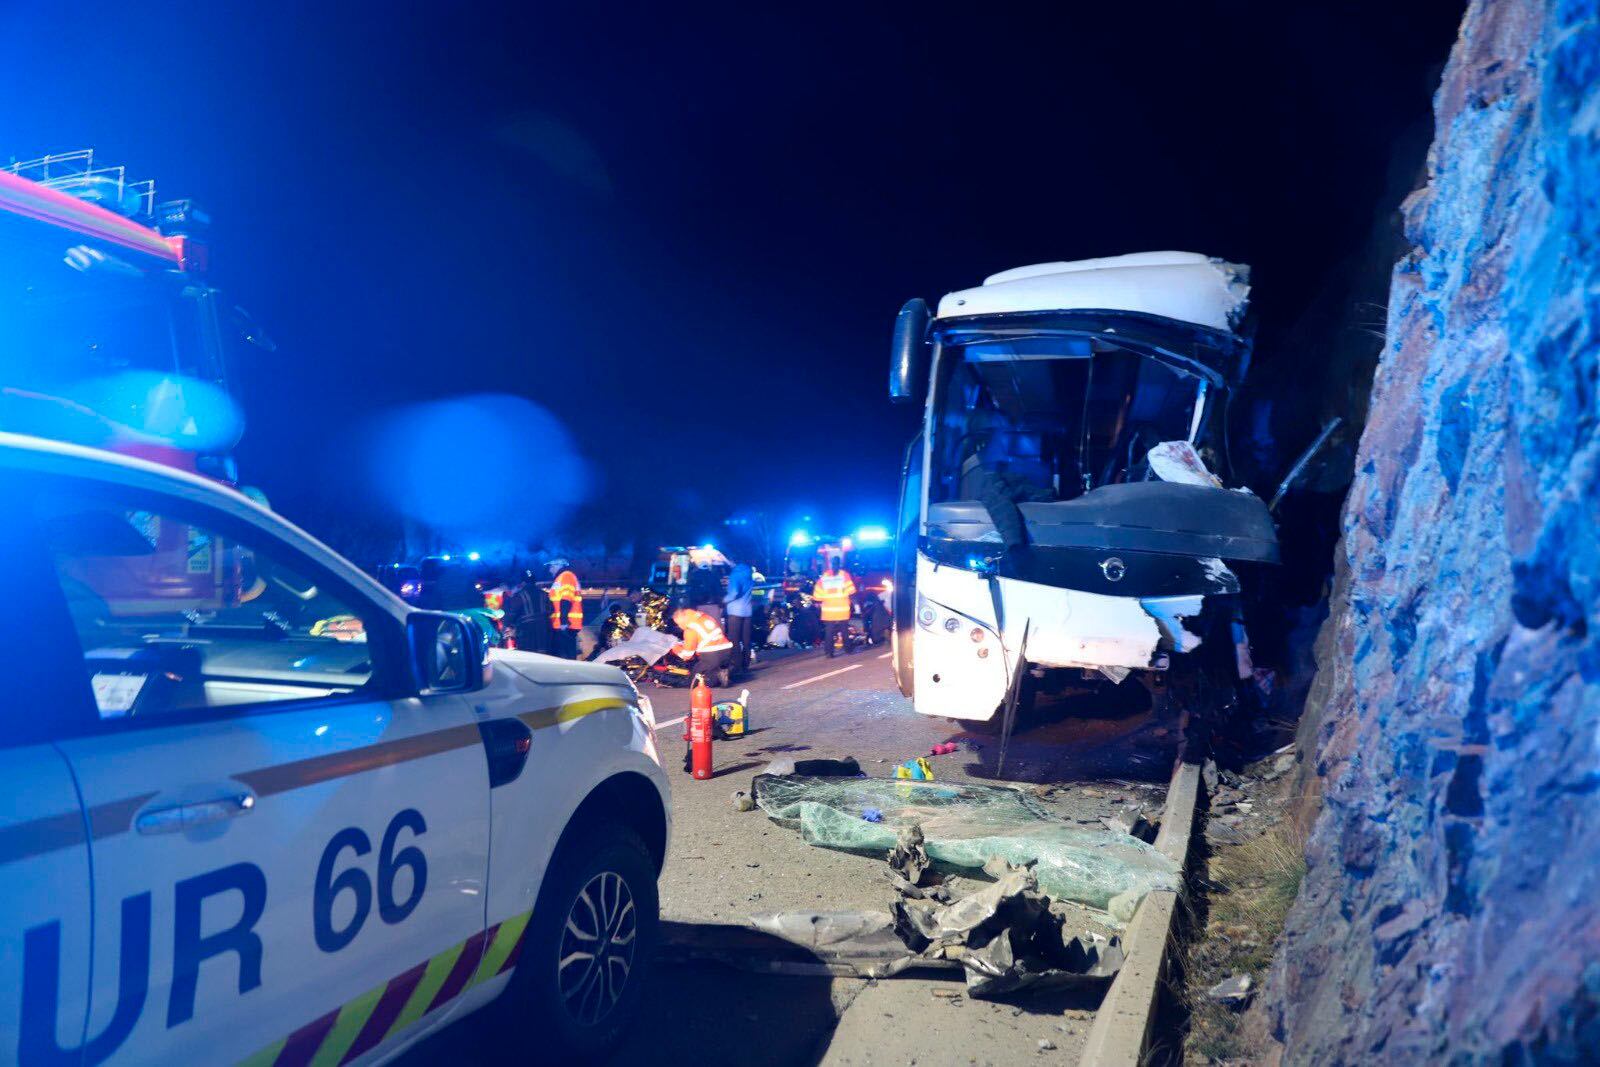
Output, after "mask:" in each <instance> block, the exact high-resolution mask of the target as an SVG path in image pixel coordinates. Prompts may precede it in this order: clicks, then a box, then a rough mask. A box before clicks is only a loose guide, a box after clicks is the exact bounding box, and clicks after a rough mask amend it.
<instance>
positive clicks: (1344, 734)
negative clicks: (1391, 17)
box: [1268, 0, 1600, 1064]
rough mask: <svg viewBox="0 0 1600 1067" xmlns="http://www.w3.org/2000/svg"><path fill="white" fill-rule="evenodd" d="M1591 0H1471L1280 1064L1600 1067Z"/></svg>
mask: <svg viewBox="0 0 1600 1067" xmlns="http://www.w3.org/2000/svg"><path fill="white" fill-rule="evenodd" d="M1597 8H1600V3H1597V0H1581V2H1579V0H1475V2H1473V3H1472V4H1471V5H1470V6H1469V8H1468V9H1467V12H1466V15H1465V18H1464V21H1463V24H1462V29H1461V35H1460V38H1459V39H1458V41H1457V43H1456V47H1455V49H1454V51H1453V52H1452V54H1451V59H1450V62H1449V64H1448V66H1447V67H1446V70H1445V72H1444V75H1443V79H1442V83H1441V86H1440V89H1439V91H1438V94H1437V96H1436V98H1435V116H1436V136H1435V142H1434V145H1433V148H1432V150H1431V152H1430V156H1429V166H1428V172H1429V177H1428V183H1427V186H1426V188H1425V189H1424V190H1422V191H1421V192H1419V193H1417V194H1414V195H1413V197H1412V198H1411V199H1410V200H1409V201H1408V202H1407V205H1406V229H1407V235H1408V237H1409V239H1410V240H1411V242H1412V243H1413V244H1414V246H1415V247H1414V249H1413V250H1412V252H1411V253H1410V254H1409V255H1408V256H1407V257H1405V258H1404V259H1403V260H1402V261H1401V262H1400V263H1399V264H1398V266H1397V267H1396V269H1395V272H1394V277H1393V285H1392V292H1391V297H1390V304H1389V319H1388V341H1387V345H1386V347H1385V350H1384V354H1383V357H1382V359H1381V362H1380V364H1379V367H1378V373H1377V378H1376V381H1375V383H1374V387H1373V396H1372V404H1371V409H1370V417H1369V421H1368V423H1367V426H1366V430H1365V432H1364V434H1363V437H1362V440H1361V446H1360V451H1359V455H1358V457H1357V461H1356V476H1355V481H1354V483H1353V485H1352V487H1351V491H1350V496H1349V499H1348V501H1347V503H1346V506H1345V512H1344V540H1343V542H1342V543H1341V546H1340V551H1341V552H1342V553H1343V558H1342V559H1341V560H1340V564H1341V567H1342V568H1343V569H1344V570H1345V571H1346V574H1345V575H1344V580H1343V581H1342V582H1341V586H1342V587H1343V588H1342V589H1341V590H1340V593H1341V595H1340V596H1339V597H1337V598H1336V606H1335V610H1334V614H1333V615H1332V616H1330V619H1329V621H1328V624H1327V628H1326V629H1325V631H1324V635H1323V640H1321V641H1320V642H1319V657H1320V664H1319V670H1320V672H1321V674H1322V677H1321V678H1320V679H1319V683H1318V686H1319V689H1318V692H1317V693H1316V696H1317V697H1318V700H1317V701H1314V706H1313V707H1312V708H1311V709H1310V710H1309V711H1308V714H1310V715H1311V716H1312V718H1311V720H1310V721H1309V722H1308V724H1307V727H1306V733H1307V735H1308V736H1312V737H1314V739H1315V748H1314V764H1313V765H1312V767H1311V770H1312V771H1313V772H1314V773H1315V774H1316V776H1317V781H1316V782H1315V783H1311V784H1312V786H1313V791H1320V792H1322V794H1323V806H1322V809H1321V812H1320V814H1319V815H1318V817H1317V819H1316V821H1315V823H1314V826H1313V829H1312V832H1311V835H1310V838H1309V841H1308V844H1307V860H1308V872H1307V877H1306V880H1305V883H1304V886H1303V888H1302V891H1301V896H1300V899H1299V901H1298V902H1297V904H1296V905H1295V908H1294V910H1293V912H1292V913H1291V916H1290V923H1289V929H1288V932H1287V935H1286V940H1285V944H1284V945H1283V947H1282V951H1281V952H1280V955H1279V959H1278V962H1277V965H1276V967H1275V970H1274V973H1273V976H1272V979H1271V982H1270V984H1269V990H1268V1010H1269V1014H1270V1017H1271V1019H1272V1021H1273V1025H1274V1027H1275V1029H1276V1032H1277V1035H1278V1036H1279V1037H1280V1039H1282V1040H1283V1042H1284V1044H1285V1050H1286V1058H1287V1060H1288V1062H1292V1063H1308V1064H1309V1063H1315V1064H1326V1063H1338V1062H1346V1063H1374V1062H1387V1063H1421V1062H1440V1061H1459V1062H1480V1061H1489V1060H1496V1061H1502V1062H1512V1063H1516V1062H1530V1061H1532V1062H1544V1061H1550V1062H1597V1060H1600V1015H1597V1005H1600V629H1596V628H1597V627H1600V595H1597V593H1600V589H1597V583H1600V547H1597V546H1600V470H1597V467H1600V407H1597V405H1596V396H1595V393H1596V389H1597V388H1600V11H1597ZM1377 30H1378V28H1376V27H1375V32H1376V31H1377ZM1592 629H1596V632H1595V633H1591V630H1592Z"/></svg>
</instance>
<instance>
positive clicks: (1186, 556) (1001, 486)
mask: <svg viewBox="0 0 1600 1067" xmlns="http://www.w3.org/2000/svg"><path fill="white" fill-rule="evenodd" d="M1248 293H1249V269H1248V268H1247V267H1243V266H1239V265H1235V264H1230V263H1224V262H1221V261H1220V260H1215V259H1210V258H1208V257H1206V256H1202V255H1197V254H1194V253H1188V252H1147V253H1140V254H1135V255H1127V256H1117V257H1112V258H1106V259H1093V260H1083V261H1080V262H1075V263H1046V264H1040V265H1037V266H1031V267H1019V268H1017V269H1015V270H1009V271H1004V272H1002V273H1000V274H996V275H994V276H992V277H990V278H988V279H986V280H985V281H984V283H983V285H981V286H979V287H977V288H975V289H966V290H963V291H960V292H955V293H951V294H949V295H947V296H946V297H945V298H944V299H943V300H941V301H940V302H939V307H938V312H937V314H934V315H930V314H929V310H928V306H927V304H926V303H924V302H923V301H922V300H920V299H916V300H912V301H910V302H909V303H907V304H906V305H905V307H904V308H903V309H902V310H901V312H900V316H899V318H898V320H897V321H896V323H895V334H894V350H893V354H892V361H891V367H890V376H889V391H890V396H891V397H892V398H893V399H894V400H897V401H901V402H915V401H918V400H923V399H924V398H925V414H924V418H923V422H922V429H921V431H920V432H919V433H918V435H917V437H916V439H915V440H913V442H912V444H911V447H910V448H909V449H908V450H907V455H906V465H905V470H904V471H903V476H902V487H901V504H900V509H901V511H900V524H899V531H898V536H897V541H896V560H895V594H894V595H895V605H894V611H895V632H894V667H895V675H896V679H897V681H898V683H899V686H900V689H901V692H903V693H904V694H906V695H907V696H909V697H911V698H912V700H913V703H914V704H915V706H916V710H917V711H919V712H921V713H922V714H925V715H937V716H945V717H949V718H953V719H961V720H968V721H975V722H985V721H998V718H999V717H1000V716H1002V714H1003V712H1004V710H1005V709H1006V708H1007V706H1010V707H1013V708H1014V707H1015V705H1016V702H1017V699H1018V696H1017V694H1018V693H1019V692H1021V691H1022V690H1023V689H1027V690H1028V692H1029V693H1030V694H1031V693H1032V692H1035V691H1048V692H1060V691H1062V690H1064V689H1066V688H1067V687H1069V686H1070V687H1078V688H1081V687H1085V686H1087V687H1091V688H1093V687H1098V686H1112V685H1119V684H1123V683H1128V684H1133V683H1135V682H1137V683H1142V684H1143V685H1144V686H1145V687H1146V688H1147V689H1149V690H1150V692H1151V693H1152V694H1153V696H1154V697H1155V698H1156V699H1157V700H1159V699H1161V698H1162V697H1163V696H1164V695H1165V694H1168V693H1173V692H1174V690H1177V691H1180V692H1188V691H1190V686H1191V684H1192V685H1197V686H1200V687H1208V686H1211V685H1217V686H1221V687H1223V690H1225V691H1226V690H1231V689H1232V688H1233V686H1234V684H1235V682H1236V681H1237V679H1238V678H1239V677H1240V675H1241V674H1242V673H1245V672H1247V671H1248V660H1247V656H1248V653H1247V650H1245V649H1244V648H1243V647H1242V646H1241V647H1236V637H1235V634H1236V628H1235V626H1234V624H1235V623H1236V622H1237V621H1238V618H1239V609H1238V593H1239V580H1238V577H1237V574H1236V570H1235V568H1236V567H1238V566H1239V565H1240V564H1246V565H1251V564H1265V563H1276V562H1277V559H1278V544H1277V535H1276V531H1275V529H1274V525H1273V521H1272V517H1271V515H1270V514H1269V512H1268V510H1267V507H1266V505H1265V504H1264V503H1263V502H1262V501H1261V500H1260V498H1258V497H1256V496H1255V495H1254V494H1252V493H1250V492H1248V491H1244V490H1237V489H1230V488H1226V487H1225V485H1226V483H1225V481H1224V479H1226V478H1227V477H1228V476H1229V464H1228V455H1227V440H1226V437H1227V435H1226V432H1225V427H1224V421H1225V418H1226V412H1227V398H1228V395H1229V393H1230V391H1231V390H1232V389H1234V388H1235V387H1237V386H1238V385H1239V383H1240V381H1241V380H1242V379H1243V377H1244V373H1245V370H1246V367H1247V365H1248V362H1249V343H1248V340H1247V337H1246V336H1245V335H1244V333H1243V332H1242V331H1241V329H1240V327H1241V322H1242V320H1243V317H1244V311H1245V306H1246V303H1247V297H1248ZM1219 476H1220V477H1219ZM1230 565H1231V566H1230ZM1130 675H1133V676H1134V677H1133V678H1130ZM1024 681H1026V682H1027V683H1028V684H1027V686H1024V685H1023V682H1024Z"/></svg>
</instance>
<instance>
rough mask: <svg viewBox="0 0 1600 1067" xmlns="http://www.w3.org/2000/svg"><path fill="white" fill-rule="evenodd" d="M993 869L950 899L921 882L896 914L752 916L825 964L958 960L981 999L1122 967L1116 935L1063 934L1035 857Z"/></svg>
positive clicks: (1090, 978) (945, 963)
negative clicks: (977, 885)
mask: <svg viewBox="0 0 1600 1067" xmlns="http://www.w3.org/2000/svg"><path fill="white" fill-rule="evenodd" d="M989 873H990V874H991V876H993V877H995V878H996V879H997V880H996V881H995V882H994V883H993V884H991V885H988V886H985V887H984V888H982V889H980V890H978V891H977V892H975V893H971V894H969V895H967V896H965V897H961V898H960V899H957V900H953V901H948V902H946V901H940V900H934V899H930V898H929V897H928V896H927V895H926V894H924V893H922V892H921V891H920V890H919V891H918V892H917V893H916V894H915V895H902V896H901V897H900V898H899V899H898V900H896V902H895V905H894V910H893V912H892V913H884V912H878V911H853V912H810V913H806V912H794V913H787V914H774V915H754V916H751V919H750V921H751V923H752V924H753V925H754V926H755V927H756V929H758V930H760V931H762V932H763V933H768V934H772V935H774V936H776V937H780V938H783V939H784V940H786V941H789V942H791V943H793V944H796V945H800V946H802V947H804V948H806V949H809V950H810V951H811V952H813V953H815V954H816V956H817V957H818V959H819V960H820V961H821V962H822V963H823V964H824V965H829V966H834V967H838V966H840V965H843V966H845V967H848V968H850V969H851V970H853V971H854V972H855V973H857V974H859V975H861V976H863V977H871V978H888V977H892V976H893V975H896V974H899V973H900V972H902V971H904V970H906V969H908V968H911V967H930V966H931V967H961V968H963V969H964V971H965V972H966V979H967V985H966V990H965V995H967V996H970V997H975V998H992V997H998V996H1004V995H1005V994H1008V993H1013V992H1016V991H1018V990H1021V989H1026V988H1030V987H1034V986H1041V985H1042V986H1050V987H1060V986H1070V985H1084V984H1099V983H1102V982H1104V981H1106V980H1107V979H1109V978H1111V977H1113V976H1114V975H1115V974H1116V973H1117V971H1118V970H1119V969H1120V968H1121V966H1122V949H1121V946H1120V945H1119V944H1118V942H1117V941H1116V940H1115V939H1111V940H1106V939H1104V938H1100V937H1098V936H1090V937H1069V936H1067V935H1066V933H1065V931H1064V924H1063V920H1062V919H1061V917H1060V916H1058V915H1056V914H1055V913H1053V912H1052V911H1051V910H1050V898H1049V897H1048V896H1045V895H1044V894H1043V893H1041V892H1040V891H1039V882H1038V878H1037V877H1036V876H1035V873H1034V869H1033V867H1032V865H1029V866H1026V867H1017V866H1013V865H1011V864H1008V863H1004V862H1003V861H997V862H996V863H994V864H992V865H991V868H990V872H989ZM896 876H897V877H900V880H901V881H902V882H904V881H906V879H905V878H903V877H901V876H899V875H898V874H897V875H896ZM912 888H913V889H916V888H917V887H912Z"/></svg>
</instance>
